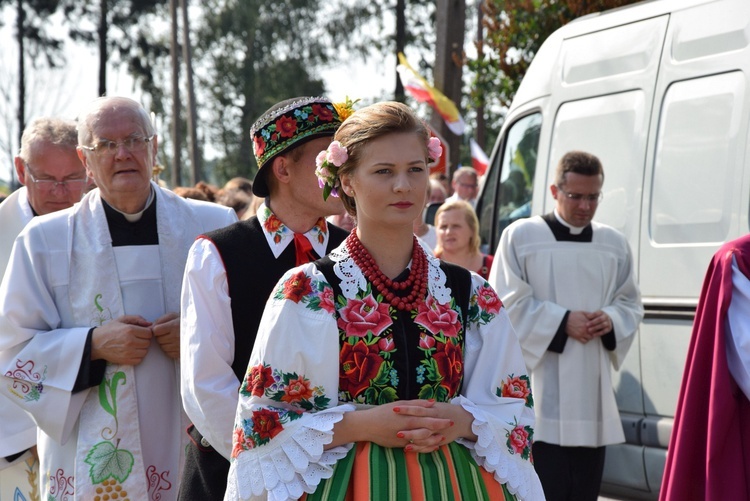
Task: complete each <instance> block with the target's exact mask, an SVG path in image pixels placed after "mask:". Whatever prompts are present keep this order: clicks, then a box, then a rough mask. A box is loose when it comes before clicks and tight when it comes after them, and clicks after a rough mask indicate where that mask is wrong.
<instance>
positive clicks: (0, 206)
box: [0, 117, 87, 499]
mask: <svg viewBox="0 0 750 501" xmlns="http://www.w3.org/2000/svg"><path fill="white" fill-rule="evenodd" d="M77 144H78V137H77V133H76V124H75V122H73V121H72V120H65V119H61V118H46V117H45V118H38V119H36V120H34V121H33V122H31V124H29V126H28V127H26V129H25V130H24V132H23V136H21V149H20V151H19V153H18V156H17V157H16V158H15V167H16V174H17V176H18V180H19V181H20V182H21V184H22V185H24V186H22V187H21V188H20V189H18V190H16V191H15V192H13V193H12V194H11V195H10V196H9V197H8V198H7V199H6V200H4V201H3V202H2V203H0V231H2V235H3V237H2V239H0V280H2V277H3V274H4V273H5V267H6V265H7V264H8V259H9V258H10V252H11V250H12V248H13V242H14V241H15V239H16V237H17V236H18V234H19V233H20V232H21V230H23V228H24V227H25V226H26V224H28V222H29V221H31V219H32V218H33V217H34V216H37V215H43V214H48V213H50V212H55V211H58V210H60V209H65V208H68V207H70V206H71V205H73V204H74V203H76V202H78V201H79V200H80V199H81V196H82V195H83V191H84V189H85V188H86V181H87V177H86V169H85V168H84V167H83V164H82V163H81V161H80V160H79V158H78V154H77V152H76V146H77ZM34 444H36V425H35V424H34V421H33V420H32V419H31V418H30V417H29V416H28V415H27V414H26V413H25V412H23V411H22V410H21V409H19V408H18V407H16V406H15V405H13V404H12V403H10V402H9V401H8V399H7V397H5V396H0V499H15V498H14V493H15V492H16V490H18V492H20V493H21V494H23V495H24V496H26V497H27V498H28V499H33V498H35V497H38V493H37V489H38V486H37V483H36V482H32V481H30V478H34V477H36V476H38V471H39V463H38V462H37V460H36V458H35V457H34V456H33V455H32V454H31V452H30V450H29V449H30V448H31V447H33V446H34Z"/></svg>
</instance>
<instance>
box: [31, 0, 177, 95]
mask: <svg viewBox="0 0 750 501" xmlns="http://www.w3.org/2000/svg"><path fill="white" fill-rule="evenodd" d="M38 1H43V0H38ZM47 1H52V0H47ZM57 1H59V3H61V4H62V6H63V12H64V13H65V17H66V18H67V19H68V21H69V31H68V33H69V35H70V37H71V38H72V39H73V40H76V41H82V42H85V43H89V44H92V45H96V46H97V47H98V49H99V95H104V94H106V93H107V65H108V64H113V65H119V64H124V65H127V66H128V68H129V69H130V71H131V72H132V73H133V76H134V78H136V79H138V80H139V83H140V84H141V86H142V87H143V89H144V90H145V91H146V92H148V91H149V90H154V91H155V90H156V89H157V86H156V84H155V83H154V81H153V76H152V73H151V71H148V69H146V70H145V71H144V68H143V63H142V60H143V57H144V52H150V53H155V54H158V55H160V56H161V55H163V54H164V53H165V52H166V50H168V49H167V45H166V44H165V43H164V44H156V45H155V44H153V43H151V40H152V39H151V38H150V37H148V35H147V33H148V32H149V31H150V30H151V29H152V27H153V17H152V16H153V14H155V13H161V12H162V11H163V6H164V4H165V3H166V2H167V0H129V1H128V2H118V1H115V0H99V2H81V1H79V0H57ZM81 20H88V21H89V23H82V22H81ZM92 26H93V28H92ZM162 92H163V91H158V92H156V95H157V96H158V97H159V98H161V96H162V95H163V94H162ZM160 100H161V99H159V101H160Z"/></svg>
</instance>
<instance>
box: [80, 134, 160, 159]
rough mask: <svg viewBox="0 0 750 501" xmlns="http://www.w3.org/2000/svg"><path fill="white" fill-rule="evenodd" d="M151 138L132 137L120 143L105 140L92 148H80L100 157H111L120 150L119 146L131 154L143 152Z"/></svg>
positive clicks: (83, 146)
mask: <svg viewBox="0 0 750 501" xmlns="http://www.w3.org/2000/svg"><path fill="white" fill-rule="evenodd" d="M153 138H154V136H153V135H151V136H149V137H142V136H133V137H129V138H127V139H123V140H122V141H109V140H106V139H105V140H103V141H99V142H98V143H96V144H95V145H94V146H85V145H81V148H83V149H84V150H88V151H90V152H92V153H93V154H95V155H98V156H100V157H102V156H112V155H114V154H115V153H117V150H119V149H120V146H122V147H124V148H125V149H126V150H128V151H129V152H131V153H132V152H134V151H143V150H145V149H146V145H147V144H148V143H150V142H151V140H152V139H153Z"/></svg>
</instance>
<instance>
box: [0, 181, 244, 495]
mask: <svg viewBox="0 0 750 501" xmlns="http://www.w3.org/2000/svg"><path fill="white" fill-rule="evenodd" d="M152 186H153V189H154V190H155V193H156V199H155V202H154V203H155V204H156V217H157V231H158V234H159V245H158V246H138V247H134V246H126V247H116V248H113V247H112V244H111V237H110V233H109V227H108V224H107V220H106V216H105V214H104V209H103V207H102V201H101V198H100V195H99V191H98V190H94V191H93V192H91V193H89V194H88V195H87V196H86V197H84V199H83V200H82V202H81V203H80V204H76V205H75V206H74V207H73V208H72V209H70V210H65V211H61V212H57V213H54V214H50V215H47V216H41V217H38V218H36V219H34V220H33V221H32V222H31V223H30V224H29V225H28V227H27V228H26V229H25V230H24V231H23V232H22V233H21V235H20V236H19V238H18V243H17V249H16V251H15V252H14V254H13V258H12V261H11V265H10V266H9V268H8V273H6V276H5V278H4V280H3V282H2V285H0V350H1V351H0V371H1V373H2V374H3V375H4V378H3V380H2V381H1V382H0V392H2V393H4V394H5V395H7V396H9V397H11V398H12V399H13V401H14V403H16V404H18V405H19V406H21V407H22V408H23V409H24V410H26V411H27V412H29V413H30V414H32V416H33V417H34V420H35V421H36V423H37V425H38V427H39V428H40V431H39V436H38V444H39V453H40V461H41V495H42V497H43V498H45V499H47V498H50V499H73V496H75V498H76V499H86V500H88V499H93V497H94V493H95V490H96V488H101V487H102V485H101V484H102V482H107V483H110V484H112V483H114V484H119V485H121V486H122V487H121V488H123V489H124V490H125V491H127V492H128V495H129V497H130V498H131V499H144V500H146V499H161V500H169V499H176V496H177V488H178V483H179V479H180V471H179V468H180V465H181V457H182V453H183V450H184V444H185V441H186V438H187V436H186V435H185V434H184V432H183V429H184V426H183V425H184V423H183V420H182V416H183V414H182V412H181V405H180V399H179V372H178V371H179V366H178V364H177V363H176V361H174V360H172V359H169V358H168V357H166V355H164V353H163V352H162V351H161V349H160V348H159V347H158V344H157V343H156V342H155V341H152V345H151V347H150V349H149V352H148V354H147V356H146V358H145V359H144V361H143V362H142V363H141V364H139V365H137V366H124V365H115V364H108V365H107V369H106V373H105V376H104V381H103V382H102V384H101V385H100V386H99V387H94V388H89V389H86V390H83V391H80V392H78V393H75V394H74V393H72V388H73V385H74V383H75V381H76V377H77V375H78V370H79V366H80V364H81V358H82V355H83V352H84V347H85V342H86V337H87V334H88V331H89V329H90V328H91V327H95V326H98V325H101V324H103V323H106V322H107V321H109V320H110V319H113V318H117V317H119V316H120V315H122V314H136V315H142V316H144V317H145V318H146V319H147V320H155V319H156V318H158V317H159V316H161V315H162V314H164V313H166V312H179V294H180V285H181V278H182V273H183V270H184V264H185V258H186V256H187V251H188V249H189V247H190V245H191V244H192V242H193V240H194V238H195V237H196V236H197V235H198V234H200V233H202V232H205V231H209V230H212V229H216V228H219V227H222V226H225V225H228V224H231V223H232V222H234V221H236V216H235V215H234V212H233V211H232V210H231V209H228V208H225V207H220V206H218V205H214V204H207V203H196V202H194V201H186V200H184V199H182V198H180V197H177V196H176V195H174V194H172V193H171V192H169V191H167V190H163V189H161V188H159V187H158V186H156V185H155V184H153V185H152Z"/></svg>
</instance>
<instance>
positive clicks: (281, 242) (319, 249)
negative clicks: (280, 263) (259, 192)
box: [257, 202, 329, 258]
mask: <svg viewBox="0 0 750 501" xmlns="http://www.w3.org/2000/svg"><path fill="white" fill-rule="evenodd" d="M257 216H258V222H259V223H260V226H261V228H263V234H264V235H265V236H266V241H267V242H268V246H269V247H270V248H271V252H273V256H274V257H276V258H278V257H279V256H280V255H281V253H282V252H284V250H285V249H286V247H287V246H288V245H289V244H290V243H292V242H293V241H294V232H293V231H292V230H291V229H289V228H288V227H287V226H286V225H285V224H284V223H283V222H281V219H279V218H278V217H277V216H276V214H274V213H273V211H272V210H271V208H270V207H268V206H267V205H266V204H265V202H263V203H262V204H261V205H260V207H259V208H258V212H257ZM304 235H305V237H306V238H307V240H309V241H310V244H311V245H312V248H313V249H314V250H315V252H316V253H317V254H318V256H321V257H323V256H325V255H326V249H327V248H328V236H329V232H328V223H326V220H325V218H324V217H321V218H320V219H318V221H317V222H316V223H315V224H314V225H313V227H312V228H310V229H309V230H308V231H307V232H306V233H305V234H304Z"/></svg>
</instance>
